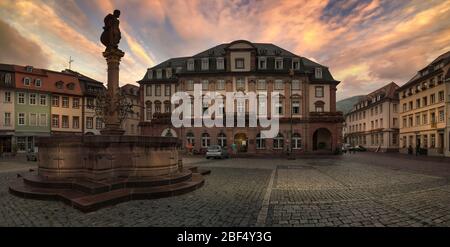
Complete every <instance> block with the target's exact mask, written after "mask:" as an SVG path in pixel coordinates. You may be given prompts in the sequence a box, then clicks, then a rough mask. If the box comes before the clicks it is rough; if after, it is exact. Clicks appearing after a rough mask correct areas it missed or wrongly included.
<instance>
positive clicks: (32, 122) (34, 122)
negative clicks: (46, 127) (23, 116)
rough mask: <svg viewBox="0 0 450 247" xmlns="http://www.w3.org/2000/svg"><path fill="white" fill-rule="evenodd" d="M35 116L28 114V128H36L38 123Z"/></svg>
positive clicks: (34, 114)
mask: <svg viewBox="0 0 450 247" xmlns="http://www.w3.org/2000/svg"><path fill="white" fill-rule="evenodd" d="M37 118H38V117H37V114H36V113H30V117H29V119H28V121H29V123H28V124H29V125H30V126H37V125H38V121H37Z"/></svg>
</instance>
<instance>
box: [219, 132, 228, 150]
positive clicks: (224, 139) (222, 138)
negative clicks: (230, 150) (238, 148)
mask: <svg viewBox="0 0 450 247" xmlns="http://www.w3.org/2000/svg"><path fill="white" fill-rule="evenodd" d="M217 143H218V144H219V145H220V146H222V147H226V146H227V136H226V135H225V134H224V133H220V134H219V135H218V136H217Z"/></svg>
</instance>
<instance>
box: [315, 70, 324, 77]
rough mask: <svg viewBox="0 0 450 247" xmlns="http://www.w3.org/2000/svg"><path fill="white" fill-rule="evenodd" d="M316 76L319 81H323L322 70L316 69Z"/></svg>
mask: <svg viewBox="0 0 450 247" xmlns="http://www.w3.org/2000/svg"><path fill="white" fill-rule="evenodd" d="M315 76H316V78H317V79H322V68H316V69H315Z"/></svg>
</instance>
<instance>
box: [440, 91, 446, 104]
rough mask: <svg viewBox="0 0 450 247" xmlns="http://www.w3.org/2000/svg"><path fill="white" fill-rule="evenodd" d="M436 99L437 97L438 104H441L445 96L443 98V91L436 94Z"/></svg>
mask: <svg viewBox="0 0 450 247" xmlns="http://www.w3.org/2000/svg"><path fill="white" fill-rule="evenodd" d="M438 95H439V96H438V97H439V102H443V101H444V100H445V96H444V91H440V92H439V93H438Z"/></svg>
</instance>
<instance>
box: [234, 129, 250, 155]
mask: <svg viewBox="0 0 450 247" xmlns="http://www.w3.org/2000/svg"><path fill="white" fill-rule="evenodd" d="M234 144H235V145H236V150H237V151H238V152H240V153H245V152H247V147H248V138H247V135H246V134H245V133H238V134H236V135H234Z"/></svg>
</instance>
